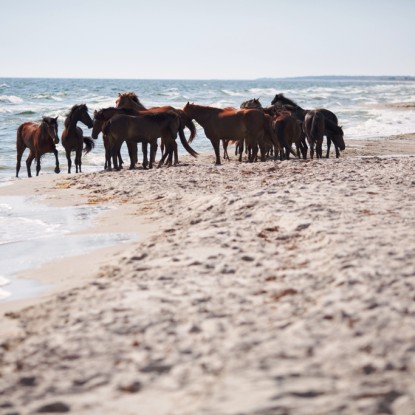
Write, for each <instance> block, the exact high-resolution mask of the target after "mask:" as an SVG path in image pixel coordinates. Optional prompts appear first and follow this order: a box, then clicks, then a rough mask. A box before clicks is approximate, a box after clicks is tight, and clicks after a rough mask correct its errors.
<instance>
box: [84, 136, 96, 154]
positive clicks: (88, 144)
mask: <svg viewBox="0 0 415 415" xmlns="http://www.w3.org/2000/svg"><path fill="white" fill-rule="evenodd" d="M84 144H85V148H84V154H88V153H89V152H90V151H92V150H93V149H94V147H95V141H94V140H92V138H90V137H84Z"/></svg>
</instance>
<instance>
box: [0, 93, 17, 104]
mask: <svg viewBox="0 0 415 415" xmlns="http://www.w3.org/2000/svg"><path fill="white" fill-rule="evenodd" d="M0 102H7V103H9V104H21V103H22V102H23V99H22V98H20V97H17V96H16V95H0Z"/></svg>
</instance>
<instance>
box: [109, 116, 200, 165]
mask: <svg viewBox="0 0 415 415" xmlns="http://www.w3.org/2000/svg"><path fill="white" fill-rule="evenodd" d="M104 133H105V134H106V135H107V136H108V140H109V147H110V156H112V158H113V163H114V168H116V169H118V163H117V158H116V157H115V156H116V154H117V152H118V151H119V148H120V147H121V145H122V143H123V142H124V141H125V140H127V141H136V142H137V141H142V140H145V141H147V142H148V143H150V144H153V143H155V142H157V139H158V138H159V137H161V139H162V140H163V142H164V143H165V145H166V153H165V154H164V155H163V157H162V159H161V160H160V163H159V167H160V166H161V165H162V164H163V163H164V160H165V159H166V157H167V156H168V155H171V154H172V151H173V146H174V143H175V140H176V136H177V133H179V135H180V139H181V141H182V142H183V141H185V142H186V138H185V136H184V133H183V128H182V127H181V121H180V118H179V116H178V115H177V113H176V112H174V111H164V112H154V113H152V112H149V111H147V112H145V113H144V114H142V115H136V116H131V115H124V114H119V115H115V116H114V117H112V118H111V119H110V120H109V121H107V123H106V124H105V126H104ZM186 144H187V142H186ZM189 148H190V149H191V147H190V146H189ZM192 152H193V153H190V154H191V155H193V156H194V157H196V155H197V153H196V152H194V150H192ZM169 165H171V159H170V160H169Z"/></svg>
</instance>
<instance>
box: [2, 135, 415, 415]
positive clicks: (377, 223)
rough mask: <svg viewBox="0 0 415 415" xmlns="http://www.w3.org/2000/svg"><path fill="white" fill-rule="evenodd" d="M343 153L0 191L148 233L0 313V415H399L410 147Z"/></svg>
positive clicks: (408, 143)
mask: <svg viewBox="0 0 415 415" xmlns="http://www.w3.org/2000/svg"><path fill="white" fill-rule="evenodd" d="M348 144H349V146H348V149H347V150H346V151H345V152H344V153H343V154H342V157H341V158H340V159H338V160H336V159H329V160H325V159H324V160H314V161H299V160H290V161H284V162H273V161H269V162H265V163H254V164H248V163H242V164H239V163H238V162H236V161H231V162H230V163H226V164H224V165H222V166H220V167H216V166H213V164H212V163H213V160H214V157H213V154H209V155H203V156H201V157H199V159H198V160H193V159H192V160H191V159H190V158H186V157H183V158H182V163H181V164H180V166H179V167H176V168H169V169H167V168H163V169H158V170H152V171H142V170H137V171H122V172H111V173H109V172H99V173H91V174H79V175H72V176H66V177H57V176H42V177H40V178H33V179H31V180H30V181H29V180H28V179H25V180H21V181H20V182H19V183H16V184H15V185H13V186H10V187H9V188H4V189H2V190H1V192H2V193H3V194H4V192H6V193H7V192H9V193H10V192H22V191H23V192H27V191H28V188H29V186H28V185H27V183H30V188H31V189H32V192H35V193H39V194H43V195H46V196H47V197H48V198H51V199H52V200H51V202H53V203H62V202H63V201H64V203H67V200H68V199H69V200H71V203H85V201H86V202H89V203H113V204H115V205H117V206H119V209H118V210H116V211H113V215H110V216H112V218H111V219H110V218H109V217H107V218H104V219H103V221H102V222H101V224H100V226H102V227H103V229H107V228H106V226H107V225H106V223H108V229H118V227H124V228H123V229H125V227H126V226H127V227H128V228H129V229H131V230H134V231H137V232H141V229H142V227H143V226H144V225H145V224H146V226H148V228H147V231H146V237H145V238H143V240H141V241H140V242H137V243H135V244H134V245H132V246H130V247H129V248H128V249H127V250H124V251H123V252H122V253H121V255H120V252H118V255H115V253H116V252H115V251H113V252H112V253H111V254H108V253H105V254H104V253H102V252H96V253H95V255H94V256H95V259H96V263H95V267H97V265H98V263H99V262H101V263H104V264H105V266H103V267H101V268H100V269H99V270H98V269H96V271H93V269H94V266H91V265H90V267H89V268H86V269H85V271H84V272H83V274H82V275H81V276H78V278H77V279H76V281H75V282H73V284H72V285H73V286H72V288H69V287H68V286H65V284H61V285H57V286H56V287H55V289H54V291H53V292H50V293H48V294H47V295H46V296H43V297H42V298H40V299H39V298H38V299H36V300H32V305H30V306H28V304H26V305H25V306H24V307H23V306H22V305H21V304H20V305H16V304H15V305H14V306H13V304H10V305H9V306H7V307H3V312H4V313H5V314H4V315H3V316H2V325H1V328H2V330H3V329H4V328H6V327H8V328H9V329H8V330H7V331H4V330H3V331H2V336H1V344H0V346H1V347H0V414H1V415H5V414H21V415H25V414H31V413H39V412H41V413H62V412H70V413H74V414H80V415H84V414H85V415H86V414H88V415H90V414H123V415H129V414H131V415H133V414H134V415H136V414H152V415H167V414H169V415H170V414H172V415H173V414H179V415H185V414H189V415H190V414H206V415H208V414H209V415H210V414H212V415H214V414H215V415H218V414H229V415H230V414H234V415H236V414H246V415H248V414H249V415H254V414H255V415H268V414H270V415H271V414H272V415H279V414H280V415H282V414H290V415H291V414H296V415H298V414H300V415H302V414H310V415H311V414H313V415H316V414H345V415H346V414H364V415H368V414H369V415H370V414H399V415H401V414H402V415H413V414H414V413H415V409H414V408H415V381H414V379H415V255H414V248H415V209H414V206H415V138H414V136H413V135H411V136H404V137H394V138H391V139H389V140H383V141H373V142H372V141H369V142H357V141H353V142H350V143H348ZM397 154H401V155H404V157H388V155H397ZM361 156H363V157H361ZM7 189H8V190H7ZM19 189H20V190H19ZM68 195H70V197H69V198H68ZM110 223H112V225H109V224H110ZM72 260H73V261H75V260H79V258H77V259H74V258H73V259H72ZM68 261H69V262H68ZM69 263H70V260H66V264H69ZM55 266H59V263H56V264H55ZM69 268H70V267H69V266H68V265H66V266H65V265H62V274H65V272H66V271H67V270H68V269H69ZM45 269H47V267H44V268H42V270H45ZM40 273H42V272H40ZM43 274H48V272H46V271H44V272H43ZM62 278H63V277H62ZM59 287H60V288H59ZM3 333H6V334H3Z"/></svg>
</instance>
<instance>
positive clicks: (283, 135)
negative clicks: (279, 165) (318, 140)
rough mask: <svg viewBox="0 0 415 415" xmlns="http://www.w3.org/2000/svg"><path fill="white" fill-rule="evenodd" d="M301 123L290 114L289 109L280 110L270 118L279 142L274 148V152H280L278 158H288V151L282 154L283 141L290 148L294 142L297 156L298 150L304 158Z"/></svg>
mask: <svg viewBox="0 0 415 415" xmlns="http://www.w3.org/2000/svg"><path fill="white" fill-rule="evenodd" d="M301 126H302V123H301V121H299V120H298V119H297V118H296V117H294V116H292V115H291V113H290V112H289V111H281V112H279V113H277V115H276V116H275V117H274V118H273V120H272V128H273V131H274V132H275V134H276V136H277V140H278V144H279V147H280V148H279V149H278V148H275V154H277V151H278V150H279V152H280V159H281V160H283V158H286V159H289V157H290V152H288V151H287V152H285V154H284V143H285V144H286V145H287V146H289V147H290V148H291V146H292V144H295V147H296V150H297V157H298V158H300V152H301V154H302V155H303V157H304V158H305V152H304V145H303V142H302V139H301V137H302V128H301Z"/></svg>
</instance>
